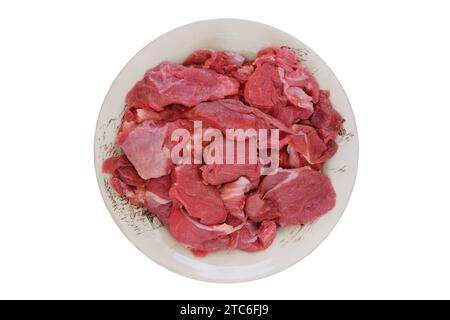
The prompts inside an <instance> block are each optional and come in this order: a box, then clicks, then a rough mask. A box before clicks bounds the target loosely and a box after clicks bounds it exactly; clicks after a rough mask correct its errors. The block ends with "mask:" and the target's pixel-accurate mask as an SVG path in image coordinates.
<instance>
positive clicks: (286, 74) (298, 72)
mask: <svg viewBox="0 0 450 320" xmlns="http://www.w3.org/2000/svg"><path fill="white" fill-rule="evenodd" d="M264 63H272V64H274V65H276V66H277V67H279V68H278V71H279V72H280V76H281V79H282V80H283V81H285V82H286V84H287V85H288V86H289V87H298V88H301V89H302V90H304V92H306V93H307V94H308V95H309V96H310V97H311V98H312V102H314V103H316V102H317V101H319V92H320V88H319V84H318V83H317V80H316V79H315V78H314V76H313V75H312V74H311V72H309V70H308V69H307V68H306V67H305V66H304V65H303V64H302V63H301V61H300V59H299V58H298V56H297V55H296V54H295V53H294V52H293V51H292V50H291V49H288V48H269V49H266V50H262V51H260V52H259V53H258V58H256V60H255V62H254V64H255V65H257V66H261V65H263V64H264ZM294 105H296V104H295V103H294Z"/></svg>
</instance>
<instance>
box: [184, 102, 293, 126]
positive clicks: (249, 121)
mask: <svg viewBox="0 0 450 320" xmlns="http://www.w3.org/2000/svg"><path fill="white" fill-rule="evenodd" d="M185 116H186V118H187V119H191V120H194V119H195V120H201V121H203V126H207V127H211V128H216V129H219V130H221V131H222V132H224V133H225V132H226V131H225V130H226V129H243V130H247V129H271V128H278V129H280V130H281V131H284V132H292V130H290V129H289V128H288V127H286V126H285V125H284V124H283V123H282V122H280V121H279V120H278V119H275V118H273V117H271V116H270V115H268V114H266V113H264V112H262V111H261V110H259V109H256V108H252V107H249V106H246V105H244V104H243V103H242V102H241V101H239V100H236V99H222V100H216V101H212V102H203V103H200V104H199V105H197V106H196V107H194V108H192V109H190V110H189V111H188V112H187V113H186V114H185Z"/></svg>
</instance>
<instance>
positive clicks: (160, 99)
mask: <svg viewBox="0 0 450 320" xmlns="http://www.w3.org/2000/svg"><path fill="white" fill-rule="evenodd" d="M238 91H239V83H238V82H237V81H236V80H235V79H233V78H231V77H228V76H225V75H221V74H219V73H217V72H215V71H213V70H209V69H201V68H195V67H185V66H183V65H179V64H175V63H169V62H165V63H161V64H160V65H158V66H156V67H155V68H153V69H150V70H149V71H147V73H146V74H145V76H144V79H142V80H141V81H139V82H138V83H137V84H136V85H135V86H134V87H133V89H131V91H130V92H129V93H128V95H127V97H126V104H127V105H128V106H130V107H135V108H142V109H153V110H155V111H162V110H163V109H164V107H165V106H167V105H170V104H181V105H184V106H186V107H193V106H195V105H197V104H199V103H200V102H202V101H208V100H216V99H222V98H224V97H226V96H230V95H234V94H237V93H238Z"/></svg>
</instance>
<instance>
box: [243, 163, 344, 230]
mask: <svg viewBox="0 0 450 320" xmlns="http://www.w3.org/2000/svg"><path fill="white" fill-rule="evenodd" d="M255 198H256V199H258V203H257V202H256V201H254V200H253V201H250V197H249V199H247V203H246V213H247V214H248V216H249V218H250V219H251V220H253V221H261V220H266V219H267V218H266V216H264V214H265V212H273V211H275V212H277V213H278V218H277V221H278V223H279V224H280V225H281V226H285V225H298V224H306V223H309V222H311V221H313V220H315V219H316V218H318V217H319V216H321V215H323V214H325V213H326V212H328V211H330V210H331V209H333V207H334V205H335V202H336V193H335V192H334V189H333V186H332V185H331V182H330V180H329V179H328V177H327V176H326V175H324V174H323V173H321V172H319V171H316V170H312V169H311V168H309V167H302V168H299V169H279V170H278V172H277V173H276V174H274V175H271V176H266V177H265V178H264V179H263V180H262V182H261V184H260V186H259V190H258V193H256V196H255ZM255 204H258V205H257V206H256V205H255ZM250 205H251V206H252V209H253V210H250V211H249V210H247V206H250Z"/></svg>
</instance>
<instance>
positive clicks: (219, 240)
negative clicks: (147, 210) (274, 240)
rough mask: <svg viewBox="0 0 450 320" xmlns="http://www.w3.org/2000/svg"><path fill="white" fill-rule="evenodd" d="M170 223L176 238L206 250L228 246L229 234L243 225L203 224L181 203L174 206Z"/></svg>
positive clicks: (230, 242)
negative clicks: (188, 212) (189, 213)
mask: <svg viewBox="0 0 450 320" xmlns="http://www.w3.org/2000/svg"><path fill="white" fill-rule="evenodd" d="M168 225H169V232H170V233H171V234H172V236H173V237H174V238H175V239H176V240H178V241H179V242H181V243H183V244H185V245H187V246H188V247H190V248H192V249H197V250H205V251H215V250H218V249H225V248H228V247H229V246H230V245H231V244H232V241H230V239H228V238H227V236H228V235H231V234H232V233H233V232H235V231H237V230H239V229H240V228H241V227H242V225H240V226H238V227H233V226H231V225H229V224H225V223H223V224H218V225H211V226H207V225H204V224H201V223H199V222H198V221H196V220H195V219H193V218H192V217H190V216H189V215H188V214H187V213H186V211H185V210H184V208H183V207H181V206H180V205H179V204H175V205H174V206H173V208H172V212H171V214H170V218H169V223H168Z"/></svg>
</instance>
